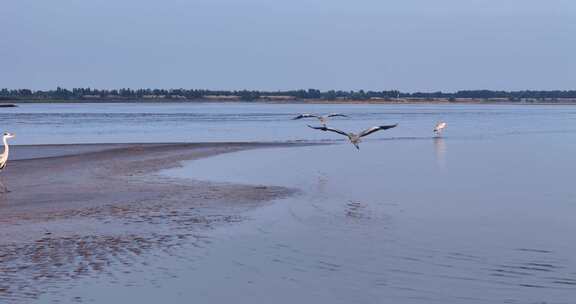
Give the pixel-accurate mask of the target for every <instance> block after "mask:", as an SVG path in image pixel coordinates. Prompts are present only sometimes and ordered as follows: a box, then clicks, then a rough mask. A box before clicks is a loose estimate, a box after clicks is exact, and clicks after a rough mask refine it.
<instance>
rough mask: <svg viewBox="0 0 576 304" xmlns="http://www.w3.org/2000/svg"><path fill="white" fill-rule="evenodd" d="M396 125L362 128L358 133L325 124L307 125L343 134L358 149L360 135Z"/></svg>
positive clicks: (360, 139) (366, 134)
mask: <svg viewBox="0 0 576 304" xmlns="http://www.w3.org/2000/svg"><path fill="white" fill-rule="evenodd" d="M397 125H398V124H395V125H387V126H377V127H372V128H370V129H367V130H364V131H362V132H360V133H358V134H356V133H352V132H344V131H340V130H338V129H333V128H327V127H325V126H324V127H313V126H311V125H308V127H310V128H312V129H316V130H322V131H330V132H334V133H338V134H341V135H344V136H346V137H348V140H350V143H352V144H353V145H354V147H356V149H358V150H360V146H359V144H360V142H361V141H362V137H364V136H368V135H370V134H372V133H374V132H377V131H380V130H387V129H392V128H395V127H396V126H397Z"/></svg>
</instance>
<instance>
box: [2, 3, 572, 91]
mask: <svg viewBox="0 0 576 304" xmlns="http://www.w3.org/2000/svg"><path fill="white" fill-rule="evenodd" d="M0 2H1V5H0V88H1V87H8V88H32V89H47V88H55V87H56V86H63V87H68V88H71V87H93V88H120V87H132V88H140V87H155V88H156V87H161V88H180V87H183V88H209V89H219V88H221V89H243V88H247V89H268V90H277V89H293V88H319V89H323V90H325V89H344V90H349V89H373V90H383V89H401V90H403V91H416V90H422V91H435V90H444V91H454V90H460V89H504V90H519V89H576V1H573V0H539V1H536V0H433V1H432V0H394V1H392V0H355V1H352V0H348V1H344V0H289V1H288V0H285V1H274V0H162V1H160V0H156V1H152V0H93V1H86V0H53V1H46V0H1V1H0Z"/></svg>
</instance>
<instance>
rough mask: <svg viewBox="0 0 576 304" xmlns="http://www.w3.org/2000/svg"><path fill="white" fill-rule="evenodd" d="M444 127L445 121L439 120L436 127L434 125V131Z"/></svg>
mask: <svg viewBox="0 0 576 304" xmlns="http://www.w3.org/2000/svg"><path fill="white" fill-rule="evenodd" d="M445 127H446V123H445V122H439V123H438V124H437V125H436V127H434V132H436V131H438V130H440V129H444V128H445Z"/></svg>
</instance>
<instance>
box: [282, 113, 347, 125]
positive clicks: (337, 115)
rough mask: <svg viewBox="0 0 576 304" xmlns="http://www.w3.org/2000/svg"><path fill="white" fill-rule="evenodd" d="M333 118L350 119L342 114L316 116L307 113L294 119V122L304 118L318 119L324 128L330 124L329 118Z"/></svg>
mask: <svg viewBox="0 0 576 304" xmlns="http://www.w3.org/2000/svg"><path fill="white" fill-rule="evenodd" d="M331 117H348V116H347V115H344V114H340V113H331V114H328V115H316V114H308V113H305V114H300V115H298V116H296V117H294V118H292V120H296V119H302V118H316V119H318V120H320V123H321V124H322V125H323V126H326V123H328V118H331Z"/></svg>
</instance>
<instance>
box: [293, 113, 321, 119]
mask: <svg viewBox="0 0 576 304" xmlns="http://www.w3.org/2000/svg"><path fill="white" fill-rule="evenodd" d="M310 117H316V118H320V117H319V116H317V115H314V114H308V113H305V114H300V115H298V116H296V117H294V118H292V119H294V120H295V119H302V118H310Z"/></svg>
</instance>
